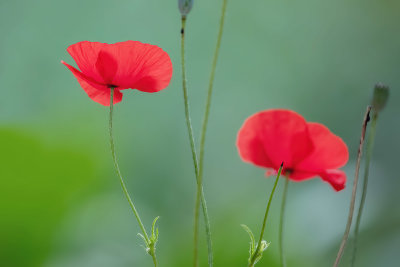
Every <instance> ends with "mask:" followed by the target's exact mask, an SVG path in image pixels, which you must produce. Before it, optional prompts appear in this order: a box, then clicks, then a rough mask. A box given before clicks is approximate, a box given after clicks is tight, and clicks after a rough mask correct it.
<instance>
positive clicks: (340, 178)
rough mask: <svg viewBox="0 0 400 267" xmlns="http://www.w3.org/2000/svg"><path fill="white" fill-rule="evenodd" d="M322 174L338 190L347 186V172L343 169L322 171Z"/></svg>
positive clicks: (323, 178)
mask: <svg viewBox="0 0 400 267" xmlns="http://www.w3.org/2000/svg"><path fill="white" fill-rule="evenodd" d="M320 176H321V178H322V180H324V181H326V182H328V183H329V184H330V185H331V186H332V187H333V189H335V190H336V191H340V190H343V189H344V188H345V187H346V173H345V172H344V171H342V170H326V171H324V172H322V173H320Z"/></svg>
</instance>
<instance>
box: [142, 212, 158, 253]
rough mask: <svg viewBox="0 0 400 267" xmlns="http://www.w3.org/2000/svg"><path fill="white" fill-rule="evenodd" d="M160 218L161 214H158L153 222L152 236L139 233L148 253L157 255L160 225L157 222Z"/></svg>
mask: <svg viewBox="0 0 400 267" xmlns="http://www.w3.org/2000/svg"><path fill="white" fill-rule="evenodd" d="M159 218H160V216H157V217H156V218H155V219H154V220H153V224H152V226H151V234H150V237H147V236H146V237H145V236H144V235H142V234H140V233H139V234H138V236H140V237H141V238H142V239H143V241H144V244H145V250H146V252H147V253H148V254H150V255H155V251H156V244H157V241H158V227H156V223H157V220H158V219H159Z"/></svg>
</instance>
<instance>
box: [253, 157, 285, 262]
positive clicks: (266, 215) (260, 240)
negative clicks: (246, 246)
mask: <svg viewBox="0 0 400 267" xmlns="http://www.w3.org/2000/svg"><path fill="white" fill-rule="evenodd" d="M282 168H283V162H282V164H281V167H280V168H279V171H278V175H277V176H276V179H275V183H274V187H273V188H272V191H271V194H270V196H269V199H268V204H267V209H266V210H265V215H264V220H263V224H262V227H261V233H260V238H259V240H258V244H257V248H256V250H255V252H254V254H253V256H252V257H251V260H250V262H249V267H253V266H254V264H255V262H256V259H257V255H258V253H259V251H260V247H261V242H262V239H263V236H264V231H265V226H266V224H267V219H268V213H269V208H270V207H271V203H272V197H273V196H274V193H275V189H276V186H277V185H278V181H279V177H280V176H281V173H282Z"/></svg>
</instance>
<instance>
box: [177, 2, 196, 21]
mask: <svg viewBox="0 0 400 267" xmlns="http://www.w3.org/2000/svg"><path fill="white" fill-rule="evenodd" d="M193 1H194V0H178V7H179V11H180V12H181V15H182V17H186V16H187V15H188V14H189V12H190V10H191V9H192V7H193Z"/></svg>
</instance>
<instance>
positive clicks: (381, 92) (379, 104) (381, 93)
mask: <svg viewBox="0 0 400 267" xmlns="http://www.w3.org/2000/svg"><path fill="white" fill-rule="evenodd" d="M388 98H389V87H388V86H386V85H383V84H381V83H378V84H376V85H375V88H374V94H373V96H372V103H371V104H372V107H373V108H374V109H375V111H376V112H380V111H381V110H382V109H383V108H384V107H385V105H386V102H387V100H388Z"/></svg>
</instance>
